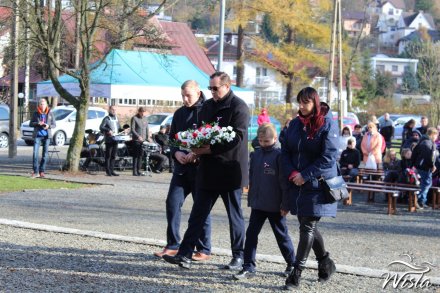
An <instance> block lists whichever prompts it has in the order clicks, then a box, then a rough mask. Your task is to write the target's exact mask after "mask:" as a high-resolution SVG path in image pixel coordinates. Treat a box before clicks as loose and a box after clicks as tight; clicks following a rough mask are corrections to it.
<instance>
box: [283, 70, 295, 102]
mask: <svg viewBox="0 0 440 293" xmlns="http://www.w3.org/2000/svg"><path fill="white" fill-rule="evenodd" d="M287 78H288V80H287V85H286V96H285V100H286V104H291V103H292V97H293V81H294V75H293V73H292V72H289V73H288V74H287Z"/></svg>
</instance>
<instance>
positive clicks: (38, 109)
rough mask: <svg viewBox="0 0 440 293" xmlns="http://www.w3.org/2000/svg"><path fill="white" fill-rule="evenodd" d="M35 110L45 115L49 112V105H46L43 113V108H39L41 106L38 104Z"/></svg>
mask: <svg viewBox="0 0 440 293" xmlns="http://www.w3.org/2000/svg"><path fill="white" fill-rule="evenodd" d="M37 112H38V114H40V115H41V114H45V115H47V113H49V107H46V110H45V111H44V113H43V110H42V109H41V107H40V106H38V107H37Z"/></svg>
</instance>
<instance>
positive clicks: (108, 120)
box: [99, 115, 121, 143]
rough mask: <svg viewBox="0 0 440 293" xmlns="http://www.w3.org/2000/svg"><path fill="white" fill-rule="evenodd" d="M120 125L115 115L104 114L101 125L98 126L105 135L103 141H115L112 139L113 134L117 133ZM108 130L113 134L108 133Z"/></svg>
mask: <svg viewBox="0 0 440 293" xmlns="http://www.w3.org/2000/svg"><path fill="white" fill-rule="evenodd" d="M120 128H121V125H119V121H118V118H117V117H116V116H110V115H108V116H105V117H104V118H103V119H102V122H101V125H100V126H99V130H101V132H102V133H103V134H104V136H105V143H116V142H115V140H114V136H115V135H116V134H118V132H119V129H120ZM110 131H111V132H112V133H113V134H110Z"/></svg>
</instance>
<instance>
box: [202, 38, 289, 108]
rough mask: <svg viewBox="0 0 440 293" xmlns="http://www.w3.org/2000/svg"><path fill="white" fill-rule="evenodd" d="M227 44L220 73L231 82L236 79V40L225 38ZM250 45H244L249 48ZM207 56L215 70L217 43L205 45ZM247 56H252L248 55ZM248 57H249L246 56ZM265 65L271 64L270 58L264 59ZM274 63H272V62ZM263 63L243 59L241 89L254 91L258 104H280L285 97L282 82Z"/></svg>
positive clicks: (274, 72) (268, 66) (270, 68)
mask: <svg viewBox="0 0 440 293" xmlns="http://www.w3.org/2000/svg"><path fill="white" fill-rule="evenodd" d="M225 39H226V40H227V41H228V42H225V44H224V49H223V62H222V71H224V72H226V73H227V74H228V75H229V76H231V79H232V80H233V82H235V80H236V79H237V47H236V46H235V44H236V39H235V38H234V36H232V38H229V39H228V38H225ZM249 46H250V44H247V45H245V47H249ZM206 47H207V56H208V58H209V59H210V60H211V63H212V64H213V65H214V67H215V68H217V64H218V51H219V42H218V41H211V42H208V43H207V44H206ZM247 54H253V53H249V51H248V53H247ZM248 57H249V55H248ZM266 59H267V63H271V62H272V61H273V60H271V58H270V56H267V57H266ZM273 62H274V61H273ZM267 63H265V62H263V61H261V62H257V61H254V60H252V58H245V62H244V78H243V85H242V86H243V87H244V88H247V89H252V90H253V91H255V98H256V101H257V102H259V103H265V102H266V101H267V102H272V103H274V102H275V103H277V102H282V101H284V96H285V87H284V84H283V82H282V79H281V76H280V73H279V72H278V71H277V70H275V69H273V66H271V65H269V64H267Z"/></svg>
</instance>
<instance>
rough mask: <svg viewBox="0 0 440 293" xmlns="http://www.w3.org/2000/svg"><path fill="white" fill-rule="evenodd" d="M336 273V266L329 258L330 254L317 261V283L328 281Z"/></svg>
mask: <svg viewBox="0 0 440 293" xmlns="http://www.w3.org/2000/svg"><path fill="white" fill-rule="evenodd" d="M334 272H336V266H335V263H334V262H333V260H332V259H331V258H330V254H329V253H328V252H327V254H326V255H325V256H324V257H323V258H321V259H319V260H318V277H319V279H318V281H319V282H325V281H327V280H328V279H330V277H331V275H333V273H334Z"/></svg>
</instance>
